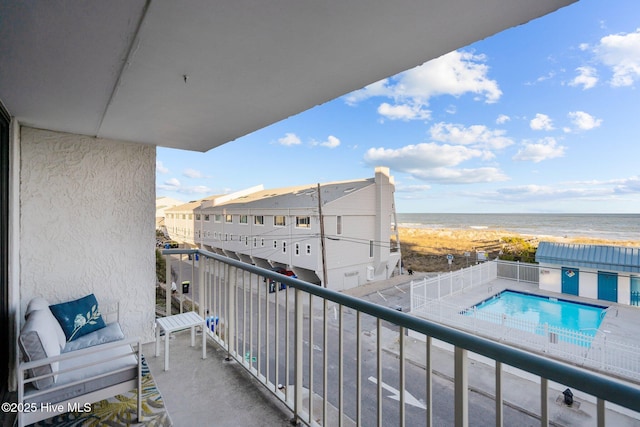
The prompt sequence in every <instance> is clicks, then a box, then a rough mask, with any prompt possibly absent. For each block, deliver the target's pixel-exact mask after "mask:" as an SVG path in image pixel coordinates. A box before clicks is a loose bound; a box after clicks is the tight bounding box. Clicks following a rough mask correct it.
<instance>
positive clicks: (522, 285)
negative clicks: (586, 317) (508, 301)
mask: <svg viewBox="0 0 640 427" xmlns="http://www.w3.org/2000/svg"><path fill="white" fill-rule="evenodd" d="M507 289H510V290H514V291H520V292H525V293H531V294H535V295H542V296H547V297H552V298H562V299H563V300H566V301H573V302H577V303H582V304H589V305H605V306H609V307H611V308H609V309H608V311H607V313H606V315H605V317H604V319H603V320H602V323H601V324H600V328H599V329H600V331H602V332H604V333H605V334H606V335H607V337H609V338H612V339H614V340H616V341H621V342H626V343H629V344H633V345H637V344H638V340H637V336H638V325H640V307H631V306H628V305H623V304H617V303H614V302H608V301H600V300H594V299H592V298H585V297H580V296H575V295H568V294H558V293H556V292H549V291H545V290H541V289H540V288H538V285H537V284H534V283H526V282H516V281H514V280H506V279H496V280H494V281H492V282H490V283H488V284H485V285H480V286H476V287H474V288H472V289H469V290H465V292H464V293H458V294H455V295H453V296H448V297H445V298H443V300H444V301H447V302H450V303H452V304H455V305H456V306H459V307H472V306H474V305H476V304H479V303H481V302H482V301H484V300H486V299H487V298H489V297H491V296H492V295H497V294H499V293H500V292H502V291H504V290H507Z"/></svg>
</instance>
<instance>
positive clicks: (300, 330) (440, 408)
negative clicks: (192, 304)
mask: <svg viewBox="0 0 640 427" xmlns="http://www.w3.org/2000/svg"><path fill="white" fill-rule="evenodd" d="M163 253H164V254H165V255H167V257H166V259H167V264H168V266H167V271H169V270H170V266H169V264H171V263H175V262H180V261H179V260H177V259H175V258H174V257H173V256H172V255H175V254H189V253H191V254H194V253H198V254H199V256H200V257H199V260H198V261H195V257H192V260H191V265H192V268H191V269H189V268H186V269H184V270H183V271H185V272H188V271H189V270H191V271H192V272H193V276H192V281H191V284H192V288H193V292H194V295H193V297H194V299H195V300H196V301H197V303H198V307H199V311H200V314H201V315H202V316H206V317H211V316H215V317H217V318H218V319H219V323H217V325H215V323H213V324H214V325H215V327H214V330H213V331H209V334H210V336H211V337H212V338H213V340H214V341H215V342H217V343H218V344H219V345H221V346H222V347H223V348H225V349H226V351H227V356H228V357H229V358H230V359H234V360H235V361H237V363H238V364H240V365H242V366H243V367H244V368H246V369H247V371H249V372H250V373H251V374H252V375H253V376H254V377H255V378H257V380H258V381H259V382H260V383H262V384H263V385H264V386H265V387H266V388H267V389H268V390H270V391H271V392H272V393H273V394H274V395H275V396H276V397H278V398H279V399H280V400H281V401H282V402H284V403H285V404H286V405H287V406H288V408H289V409H290V410H291V411H292V413H293V419H292V421H295V422H301V423H303V424H305V425H312V426H316V425H320V426H334V425H336V426H343V425H353V424H355V425H377V426H383V425H385V426H386V425H400V426H405V425H412V426H413V425H427V426H431V425H434V423H435V422H436V421H437V423H438V424H442V423H444V424H447V425H455V426H467V425H468V424H469V405H470V404H474V405H475V403H474V402H475V400H474V399H477V397H476V396H475V395H472V394H470V393H469V375H468V370H469V369H470V365H471V364H470V363H469V362H468V357H469V354H470V353H475V354H478V355H480V356H484V357H487V358H490V359H491V360H493V361H494V362H495V369H494V375H495V393H494V399H495V402H496V403H495V414H491V416H493V415H495V420H496V425H498V426H500V425H503V424H506V425H513V424H519V421H517V420H512V419H510V418H509V417H513V416H515V415H514V414H513V411H510V412H509V415H507V412H506V411H505V412H504V413H503V407H504V406H505V401H506V400H507V399H508V398H509V397H508V396H506V395H507V390H505V389H503V387H502V385H501V381H502V377H503V366H505V365H506V366H512V367H515V368H517V369H521V370H524V371H526V372H528V373H529V374H531V375H533V376H536V377H538V378H539V380H540V381H539V382H540V385H539V386H538V387H537V390H538V392H539V394H540V407H539V408H538V410H537V411H536V410H535V409H534V408H530V407H529V408H527V410H528V412H529V413H535V415H533V416H534V417H535V418H537V419H538V420H539V422H540V423H541V425H547V424H548V421H549V419H550V415H549V414H550V412H551V411H553V410H556V409H555V406H554V405H552V404H551V403H552V402H553V398H552V397H551V396H548V393H549V388H548V383H549V382H555V383H559V384H563V385H566V386H567V387H572V388H574V390H578V391H580V392H581V393H584V394H585V395H591V396H594V398H595V399H596V402H597V405H596V406H597V415H596V418H597V422H598V425H600V426H604V423H605V414H606V413H607V410H606V409H605V402H610V403H613V404H615V405H620V406H622V407H624V408H627V409H628V410H630V411H635V412H634V414H636V415H635V416H637V417H638V418H640V415H637V412H638V411H640V388H639V387H638V386H637V385H636V384H632V383H628V382H625V381H622V380H620V379H616V378H613V377H609V376H603V375H598V374H595V373H594V372H592V371H589V370H586V369H582V368H579V367H576V366H574V365H572V364H567V363H562V362H559V361H557V360H553V359H550V358H548V357H544V356H540V355H537V354H534V353H531V352H528V351H524V350H521V349H518V348H514V347H511V346H507V345H505V344H502V343H499V342H495V341H492V340H489V339H486V338H482V337H479V336H477V335H475V334H473V333H469V332H464V331H461V330H458V329H454V328H451V327H448V326H444V325H442V324H439V323H437V322H434V321H431V320H426V319H421V318H418V317H415V316H411V315H408V314H406V313H402V312H399V311H396V310H393V309H391V308H387V307H383V306H380V305H377V304H374V303H371V302H368V301H365V300H361V299H358V298H354V297H351V296H348V295H345V294H343V293H339V292H334V291H331V290H328V289H325V288H323V287H320V286H315V285H312V284H309V283H306V282H303V281H301V280H298V279H292V278H290V277H286V276H282V275H278V274H277V273H275V272H273V271H270V270H266V269H262V268H258V267H256V266H253V265H249V264H245V263H242V262H240V261H238V260H233V259H229V258H226V257H223V256H220V255H216V254H213V253H211V252H207V251H202V250H179V249H169V250H165V251H164V252H163ZM179 256H180V257H181V256H182V255H179ZM270 280H275V281H277V282H278V283H282V284H284V285H285V286H286V288H284V289H282V290H280V287H279V286H276V291H275V292H274V293H269V292H268V290H269V282H270ZM474 280H475V279H474ZM409 331H410V332H412V333H413V334H419V335H422V337H423V338H424V342H425V344H424V346H423V347H422V352H423V353H422V354H423V356H421V357H422V358H421V359H420V360H416V359H415V357H416V356H415V355H413V354H409V351H408V348H409V344H408V342H407V339H406V335H407V333H408V332H409ZM389 334H391V338H389ZM432 340H438V341H443V342H446V343H449V344H451V345H453V356H454V357H453V394H452V399H453V402H454V404H453V408H451V406H450V405H449V404H448V403H447V402H445V403H444V404H442V403H441V402H442V399H444V400H445V401H446V400H447V399H448V398H446V397H443V398H439V397H438V396H439V393H444V391H438V392H437V393H436V392H435V388H434V387H433V372H434V364H435V362H434V359H433V357H432V356H433V352H434V351H435V349H434V346H433V345H432ZM389 342H391V343H392V344H393V345H397V348H398V353H397V355H396V354H389V353H388V352H387V351H385V349H387V348H388V345H389ZM412 348H413V347H412ZM447 360H450V359H448V358H447ZM409 361H412V362H413V363H408V362H409ZM399 390H400V391H399ZM438 390H440V389H438ZM534 392H535V391H534ZM515 393H516V395H517V394H520V393H522V390H515ZM390 394H391V395H392V397H394V398H389V397H388V396H389V395H390ZM434 396H436V397H438V398H434ZM516 397H517V396H516ZM416 402H417V403H416ZM420 405H422V407H420ZM414 406H415V407H416V408H419V409H411V410H410V409H408V408H410V407H411V408H414ZM474 407H476V408H478V407H479V406H474ZM516 412H517V411H516ZM528 423H530V421H529V422H528Z"/></svg>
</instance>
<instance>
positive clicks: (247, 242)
mask: <svg viewBox="0 0 640 427" xmlns="http://www.w3.org/2000/svg"><path fill="white" fill-rule="evenodd" d="M244 245H245V246H249V236H244Z"/></svg>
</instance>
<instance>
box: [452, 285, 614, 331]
mask: <svg viewBox="0 0 640 427" xmlns="http://www.w3.org/2000/svg"><path fill="white" fill-rule="evenodd" d="M606 309H607V307H606V306H599V305H593V304H582V303H576V302H572V301H567V300H562V299H558V298H550V297H544V296H538V295H531V294H526V293H521V292H517V291H509V290H507V291H502V292H500V293H499V294H497V295H495V296H493V297H491V298H489V299H487V300H485V301H483V302H482V303H480V304H478V305H476V306H474V307H472V308H471V309H468V310H465V313H464V314H465V315H467V316H469V315H474V314H476V313H477V314H487V316H482V317H483V320H488V321H494V323H503V324H505V323H506V324H507V326H510V327H514V328H517V329H525V328H523V327H522V326H519V325H529V324H534V325H538V327H536V328H535V329H534V332H535V333H536V334H538V335H542V334H544V333H548V331H549V330H555V329H556V328H558V329H559V328H562V329H564V330H569V331H573V332H579V333H582V334H585V335H587V336H590V337H594V336H595V334H596V332H597V330H598V328H599V327H600V323H601V322H602V317H603V312H604V310H606ZM492 315H493V316H492ZM492 319H493V320H492ZM545 325H547V326H545ZM526 329H530V328H526ZM561 339H562V338H561Z"/></svg>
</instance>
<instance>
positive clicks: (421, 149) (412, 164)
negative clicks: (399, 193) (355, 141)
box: [364, 143, 482, 172]
mask: <svg viewBox="0 0 640 427" xmlns="http://www.w3.org/2000/svg"><path fill="white" fill-rule="evenodd" d="M481 155H482V151H480V150H475V149H470V148H467V147H463V146H460V145H448V144H444V145H438V144H435V143H422V144H417V145H407V146H405V147H402V148H397V149H391V148H370V149H369V150H367V152H366V153H365V155H364V160H365V162H367V163H369V164H374V165H377V164H385V165H387V166H389V167H391V168H392V169H395V170H399V171H404V172H409V171H412V170H419V169H429V168H435V167H442V166H456V165H458V164H460V163H462V162H463V161H465V160H469V159H472V158H474V157H480V156H481Z"/></svg>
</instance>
